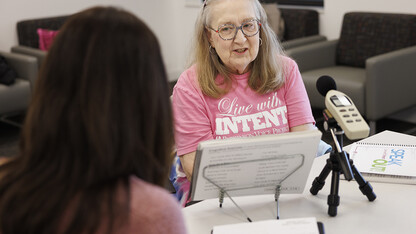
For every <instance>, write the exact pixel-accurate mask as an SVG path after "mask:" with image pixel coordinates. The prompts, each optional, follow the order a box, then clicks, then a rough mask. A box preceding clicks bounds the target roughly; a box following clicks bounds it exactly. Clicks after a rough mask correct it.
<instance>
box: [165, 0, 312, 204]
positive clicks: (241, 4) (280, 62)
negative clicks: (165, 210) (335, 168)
mask: <svg viewBox="0 0 416 234" xmlns="http://www.w3.org/2000/svg"><path fill="white" fill-rule="evenodd" d="M194 46H195V48H194V56H193V60H192V65H191V66H190V67H189V68H188V69H187V70H186V71H185V72H183V73H182V74H181V76H180V78H179V80H178V82H177V84H176V86H175V87H174V91H173V109H174V119H175V141H176V147H177V155H178V156H179V158H180V163H179V162H178V165H177V180H176V182H175V185H176V187H177V189H178V188H179V191H178V193H179V194H181V195H185V199H183V200H186V198H187V193H188V191H189V184H190V183H189V181H190V180H191V176H192V171H193V164H194V159H195V151H196V148H197V145H198V143H199V142H201V141H206V140H211V139H226V138H231V137H247V136H257V135H262V134H280V133H285V132H293V131H304V130H309V129H315V128H316V127H315V125H314V124H315V121H314V118H313V115H312V111H311V107H310V104H309V100H308V96H307V94H306V91H305V88H304V84H303V82H302V78H301V75H300V73H299V69H298V67H297V65H296V63H295V62H294V61H293V60H291V59H290V58H288V57H285V56H284V53H283V52H282V49H281V47H280V45H279V43H278V41H277V39H276V36H275V34H274V32H273V31H272V29H271V28H270V27H269V26H268V24H267V18H266V13H265V12H264V9H263V8H262V6H261V4H260V3H259V2H258V1H257V0H208V1H205V2H204V5H203V9H202V10H201V13H200V16H199V19H198V20H197V22H196V30H195V45H194ZM271 119H273V120H274V121H270V120H271Z"/></svg>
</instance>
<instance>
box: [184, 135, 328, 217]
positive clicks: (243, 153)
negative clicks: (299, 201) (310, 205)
mask: <svg viewBox="0 0 416 234" xmlns="http://www.w3.org/2000/svg"><path fill="white" fill-rule="evenodd" d="M321 135H322V133H321V132H319V131H317V130H312V131H305V132H297V133H286V134H279V135H263V136H258V137H251V138H241V139H240V138H238V139H237V138H233V139H228V140H211V141H205V142H201V143H200V144H199V146H198V150H197V153H196V156H195V163H194V172H193V175H192V183H191V200H192V201H195V200H196V201H198V200H205V199H211V198H214V197H217V198H219V204H220V207H222V204H223V201H224V195H227V197H229V198H230V200H231V201H232V202H233V203H234V204H235V205H236V206H237V207H239V206H238V204H237V203H235V202H234V199H233V198H234V197H235V196H246V195H258V194H274V195H275V197H274V200H275V201H276V203H277V214H276V216H277V218H278V219H279V204H278V199H279V196H280V194H281V193H283V194H285V193H287V194H301V193H302V192H303V190H304V188H305V186H306V180H307V178H308V173H309V171H310V168H311V166H312V163H313V159H314V157H315V156H316V151H317V149H318V144H319V141H320V139H321ZM241 211H242V213H243V214H244V210H243V209H241ZM247 219H248V220H249V221H250V219H249V217H247Z"/></svg>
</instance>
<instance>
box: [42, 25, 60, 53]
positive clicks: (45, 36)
mask: <svg viewBox="0 0 416 234" xmlns="http://www.w3.org/2000/svg"><path fill="white" fill-rule="evenodd" d="M37 32H38V35H39V49H41V50H44V51H47V50H48V49H49V47H51V45H52V42H53V39H54V38H55V37H56V35H57V34H58V31H54V30H49V29H43V28H38V30H37Z"/></svg>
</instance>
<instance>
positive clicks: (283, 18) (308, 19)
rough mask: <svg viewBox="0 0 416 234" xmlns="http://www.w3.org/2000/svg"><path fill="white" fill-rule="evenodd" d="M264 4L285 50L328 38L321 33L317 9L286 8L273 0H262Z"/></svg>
mask: <svg viewBox="0 0 416 234" xmlns="http://www.w3.org/2000/svg"><path fill="white" fill-rule="evenodd" d="M262 6H263V8H264V10H265V11H266V14H267V18H268V23H269V26H271V28H272V29H273V30H274V31H275V32H276V35H277V37H278V39H279V40H280V42H281V43H282V47H283V48H284V49H285V50H289V49H291V48H294V47H298V46H302V45H306V44H310V43H314V42H320V41H325V40H326V37H325V36H322V35H319V13H318V12H317V11H316V10H312V9H298V8H296V9H293V8H284V7H280V6H278V5H277V4H276V3H273V2H272V1H271V2H268V1H262ZM282 24H283V25H282Z"/></svg>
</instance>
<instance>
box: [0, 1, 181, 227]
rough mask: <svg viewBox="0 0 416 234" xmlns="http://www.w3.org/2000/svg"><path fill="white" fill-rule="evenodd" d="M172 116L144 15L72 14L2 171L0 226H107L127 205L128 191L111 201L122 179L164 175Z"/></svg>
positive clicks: (105, 10) (98, 10)
mask: <svg viewBox="0 0 416 234" xmlns="http://www.w3.org/2000/svg"><path fill="white" fill-rule="evenodd" d="M171 119H172V116H171V108H170V100H169V91H168V84H167V79H166V73H165V68H164V64H163V61H162V57H161V52H160V47H159V44H158V40H157V38H156V37H155V35H154V34H153V33H152V31H151V30H150V29H149V28H148V27H147V26H146V25H145V23H143V22H142V21H141V20H140V19H138V18H137V17H136V16H134V15H133V14H131V13H129V12H126V11H124V10H121V9H118V8H113V7H95V8H91V9H87V10H84V11H82V12H80V13H77V14H75V15H73V16H72V17H70V18H69V19H68V20H67V22H66V23H65V25H64V26H63V27H62V29H61V30H60V31H59V33H58V36H57V37H56V38H55V41H54V43H53V45H52V47H51V48H50V50H49V52H48V55H47V59H46V61H45V63H44V64H43V66H42V68H41V71H40V74H39V77H38V79H37V81H36V85H35V88H34V95H33V98H32V102H31V105H30V108H29V110H28V113H27V116H26V121H25V123H24V128H23V131H22V137H21V142H20V154H19V155H18V156H17V157H16V158H15V159H14V160H12V161H10V162H9V163H7V164H5V165H3V166H2V167H1V169H0V177H1V180H0V232H1V233H2V234H6V233H57V230H60V232H62V233H85V232H87V233H91V232H94V231H96V228H99V227H100V226H101V225H102V220H103V217H105V219H104V220H107V221H109V223H108V230H109V232H111V228H112V227H114V226H116V225H118V224H117V222H118V221H117V222H116V221H114V222H113V219H112V218H116V219H117V220H119V221H120V222H122V220H123V218H125V215H126V213H128V207H129V198H128V193H124V194H125V195H126V199H121V201H120V199H118V200H117V201H116V193H115V191H116V188H118V187H120V184H122V185H121V186H122V187H123V188H126V191H129V186H128V178H129V177H130V176H132V175H135V176H137V177H139V178H141V179H143V180H145V181H147V182H150V183H154V184H157V185H163V184H164V182H165V181H166V180H167V179H166V178H167V176H168V171H169V164H170V162H171V159H170V152H171V150H172V145H173V133H172V121H171ZM68 210H70V211H68ZM68 212H69V213H68ZM64 213H65V215H63V214H64ZM63 219H64V220H65V222H64V223H65V225H64V227H62V222H63V221H62V220H63ZM62 230H63V231H62ZM114 233H115V231H114Z"/></svg>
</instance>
